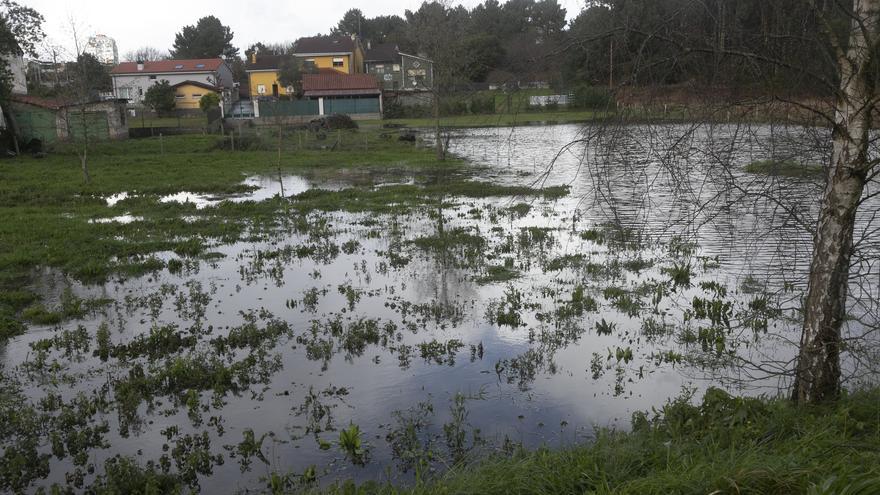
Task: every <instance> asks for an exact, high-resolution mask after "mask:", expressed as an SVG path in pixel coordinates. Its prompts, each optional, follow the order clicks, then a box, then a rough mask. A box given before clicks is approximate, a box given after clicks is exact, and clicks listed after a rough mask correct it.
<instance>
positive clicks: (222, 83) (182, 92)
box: [110, 58, 238, 108]
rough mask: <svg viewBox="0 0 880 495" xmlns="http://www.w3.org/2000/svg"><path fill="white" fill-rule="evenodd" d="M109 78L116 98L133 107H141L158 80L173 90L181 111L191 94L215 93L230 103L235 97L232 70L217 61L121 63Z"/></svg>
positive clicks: (187, 104)
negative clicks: (145, 96) (167, 84)
mask: <svg viewBox="0 0 880 495" xmlns="http://www.w3.org/2000/svg"><path fill="white" fill-rule="evenodd" d="M110 75H111V76H112V77H113V94H114V95H115V97H116V98H118V99H122V100H128V102H129V103H132V104H134V105H142V104H143V101H144V95H145V94H146V92H147V90H148V89H149V88H150V86H153V85H154V84H159V83H160V82H161V81H168V82H169V83H170V84H171V85H172V86H174V87H175V89H176V90H177V93H176V94H177V100H178V102H179V103H180V107H182V108H189V107H191V105H190V103H191V101H190V100H192V99H194V98H195V96H193V95H195V94H198V95H199V97H201V95H202V94H204V90H206V89H205V88H208V89H209V90H210V91H212V92H216V93H218V94H219V95H220V96H221V99H222V100H223V101H228V102H231V101H233V100H235V99H237V97H238V88H237V87H236V86H235V83H234V81H233V75H232V69H230V68H229V65H227V64H226V62H225V61H223V59H220V58H206V59H193V60H157V61H154V62H124V63H121V64H119V65H117V66H116V67H114V68H113V70H111V71H110Z"/></svg>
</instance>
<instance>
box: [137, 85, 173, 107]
mask: <svg viewBox="0 0 880 495" xmlns="http://www.w3.org/2000/svg"><path fill="white" fill-rule="evenodd" d="M174 93H175V92H174V88H172V87H171V83H169V82H168V81H166V80H164V79H163V80H162V81H161V82H159V83H157V84H154V85H153V86H150V88H149V89H147V92H146V94H144V104H145V105H147V106H148V107H150V108H152V109H153V111H154V112H156V113H159V114H162V113H170V112H171V111H173V110H174V105H175V100H174Z"/></svg>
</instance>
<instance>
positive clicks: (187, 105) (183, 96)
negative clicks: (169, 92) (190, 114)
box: [171, 81, 220, 110]
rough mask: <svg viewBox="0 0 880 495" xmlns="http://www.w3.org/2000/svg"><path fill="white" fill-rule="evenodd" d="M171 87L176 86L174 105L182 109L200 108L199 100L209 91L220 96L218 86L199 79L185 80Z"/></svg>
mask: <svg viewBox="0 0 880 495" xmlns="http://www.w3.org/2000/svg"><path fill="white" fill-rule="evenodd" d="M171 87H172V88H174V106H175V107H176V108H178V109H181V110H198V109H199V100H201V99H202V96H205V95H206V94H207V93H216V94H217V95H218V96H220V95H219V91H217V88H215V87H214V86H211V85H210V84H205V83H203V82H199V81H183V82H180V83H177V84H175V85H174V86H171Z"/></svg>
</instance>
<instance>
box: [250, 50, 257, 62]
mask: <svg viewBox="0 0 880 495" xmlns="http://www.w3.org/2000/svg"><path fill="white" fill-rule="evenodd" d="M251 63H252V64H255V63H257V52H256V50H254V53H251Z"/></svg>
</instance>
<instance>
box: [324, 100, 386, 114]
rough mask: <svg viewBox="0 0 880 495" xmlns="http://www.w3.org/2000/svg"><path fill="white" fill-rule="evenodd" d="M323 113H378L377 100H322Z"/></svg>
mask: <svg viewBox="0 0 880 495" xmlns="http://www.w3.org/2000/svg"><path fill="white" fill-rule="evenodd" d="M324 113H325V114H327V115H329V114H333V113H344V114H348V115H353V114H358V113H379V98H378V97H376V98H339V99H332V98H324Z"/></svg>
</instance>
